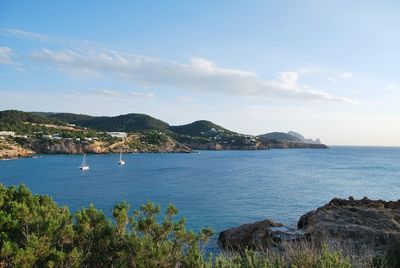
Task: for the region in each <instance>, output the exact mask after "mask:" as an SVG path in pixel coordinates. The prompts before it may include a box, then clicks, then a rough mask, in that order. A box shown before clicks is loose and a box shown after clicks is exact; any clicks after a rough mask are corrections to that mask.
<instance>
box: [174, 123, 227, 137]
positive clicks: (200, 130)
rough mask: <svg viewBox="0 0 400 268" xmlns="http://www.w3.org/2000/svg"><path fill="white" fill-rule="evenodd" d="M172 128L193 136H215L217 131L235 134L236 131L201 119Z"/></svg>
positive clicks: (179, 132)
mask: <svg viewBox="0 0 400 268" xmlns="http://www.w3.org/2000/svg"><path fill="white" fill-rule="evenodd" d="M170 130H171V131H173V132H175V133H177V134H181V135H188V136H193V137H201V136H214V134H215V133H225V134H234V133H235V132H233V131H230V130H227V129H225V128H223V127H221V126H218V125H216V124H214V123H213V122H210V121H206V120H200V121H195V122H193V123H191V124H187V125H181V126H172V127H170Z"/></svg>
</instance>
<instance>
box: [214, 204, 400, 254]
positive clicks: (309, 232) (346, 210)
mask: <svg viewBox="0 0 400 268" xmlns="http://www.w3.org/2000/svg"><path fill="white" fill-rule="evenodd" d="M293 240H296V241H297V240H309V241H312V242H313V243H320V242H325V241H337V242H338V243H340V244H343V245H346V246H347V247H351V248H354V249H359V248H369V249H372V250H374V251H376V252H384V251H385V250H387V249H388V247H390V245H391V244H392V243H399V242H400V200H399V201H389V202H386V201H383V200H370V199H368V198H363V199H361V200H355V199H354V198H352V197H350V198H349V199H348V200H347V199H339V198H334V199H332V200H331V201H330V202H329V203H328V204H326V205H324V206H322V207H320V208H318V209H316V210H313V211H310V212H308V213H306V214H305V215H303V216H302V217H300V219H299V221H298V229H290V228H287V227H284V226H283V225H282V224H279V223H275V222H273V221H271V220H264V221H259V222H255V223H250V224H245V225H241V226H239V227H235V228H232V229H229V230H226V231H223V232H221V233H220V236H219V243H220V245H221V247H222V248H224V249H232V250H241V249H245V248H252V249H255V250H262V249H266V248H269V247H279V245H280V243H281V242H283V241H293Z"/></svg>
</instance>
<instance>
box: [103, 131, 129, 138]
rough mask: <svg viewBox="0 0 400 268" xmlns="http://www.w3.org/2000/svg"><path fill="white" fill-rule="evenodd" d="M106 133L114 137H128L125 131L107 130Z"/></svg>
mask: <svg viewBox="0 0 400 268" xmlns="http://www.w3.org/2000/svg"><path fill="white" fill-rule="evenodd" d="M107 133H108V135H110V136H111V137H114V138H126V137H128V133H126V132H107Z"/></svg>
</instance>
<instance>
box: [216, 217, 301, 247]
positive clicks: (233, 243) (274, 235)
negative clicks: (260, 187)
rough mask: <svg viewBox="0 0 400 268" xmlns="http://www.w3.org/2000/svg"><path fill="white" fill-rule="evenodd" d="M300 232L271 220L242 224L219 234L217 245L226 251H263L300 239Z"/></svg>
mask: <svg viewBox="0 0 400 268" xmlns="http://www.w3.org/2000/svg"><path fill="white" fill-rule="evenodd" d="M303 237H304V234H303V233H302V231H299V230H296V229H292V228H288V227H286V226H284V225H283V224H282V223H277V222H274V221H273V220H271V219H266V220H263V221H258V222H255V223H248V224H243V225H240V226H238V227H234V228H231V229H229V230H226V231H223V232H221V233H220V234H219V243H220V245H221V247H222V248H224V249H227V250H239V251H241V250H244V249H246V248H251V249H255V250H264V249H267V248H271V247H279V245H280V243H281V242H283V241H295V240H298V239H302V238H303Z"/></svg>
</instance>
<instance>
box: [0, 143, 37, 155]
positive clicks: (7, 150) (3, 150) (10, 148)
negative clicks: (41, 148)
mask: <svg viewBox="0 0 400 268" xmlns="http://www.w3.org/2000/svg"><path fill="white" fill-rule="evenodd" d="M34 153H35V152H34V151H32V150H29V149H26V148H24V147H22V146H21V145H19V144H18V143H16V142H14V141H10V140H5V139H0V160H1V159H13V158H19V157H28V156H31V155H33V154H34Z"/></svg>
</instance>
